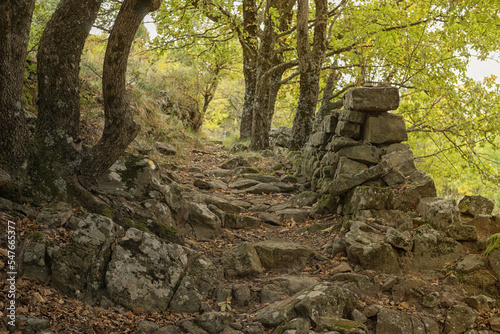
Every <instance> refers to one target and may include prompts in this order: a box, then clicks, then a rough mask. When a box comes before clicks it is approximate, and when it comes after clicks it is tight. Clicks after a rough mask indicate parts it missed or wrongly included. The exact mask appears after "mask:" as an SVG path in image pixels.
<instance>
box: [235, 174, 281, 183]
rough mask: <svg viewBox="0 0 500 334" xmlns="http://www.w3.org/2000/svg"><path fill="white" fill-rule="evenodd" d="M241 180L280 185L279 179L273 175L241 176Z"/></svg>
mask: <svg viewBox="0 0 500 334" xmlns="http://www.w3.org/2000/svg"><path fill="white" fill-rule="evenodd" d="M240 177H241V178H243V179H248V180H254V181H258V182H260V183H278V182H279V179H278V178H277V177H275V176H272V175H264V174H241V175H240Z"/></svg>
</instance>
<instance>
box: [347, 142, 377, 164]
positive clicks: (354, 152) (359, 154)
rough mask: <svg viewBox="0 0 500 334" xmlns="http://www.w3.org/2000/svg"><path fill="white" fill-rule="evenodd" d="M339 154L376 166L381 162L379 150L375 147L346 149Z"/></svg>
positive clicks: (365, 146)
mask: <svg viewBox="0 0 500 334" xmlns="http://www.w3.org/2000/svg"><path fill="white" fill-rule="evenodd" d="M337 154H338V155H339V156H341V157H346V158H349V159H351V160H354V161H357V162H361V163H364V164H376V163H378V161H379V160H380V154H379V152H378V149H377V148H376V147H375V146H373V145H359V146H351V147H344V148H342V149H340V150H339V151H338V152H337Z"/></svg>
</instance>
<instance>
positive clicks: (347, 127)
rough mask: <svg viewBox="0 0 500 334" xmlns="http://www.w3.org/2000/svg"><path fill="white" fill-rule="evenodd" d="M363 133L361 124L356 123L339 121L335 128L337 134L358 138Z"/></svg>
mask: <svg viewBox="0 0 500 334" xmlns="http://www.w3.org/2000/svg"><path fill="white" fill-rule="evenodd" d="M360 133H361V126H360V125H359V124H356V123H351V122H346V121H339V122H338V123H337V128H336V129H335V134H337V135H339V136H341V137H347V138H353V139H358V138H359V135H360Z"/></svg>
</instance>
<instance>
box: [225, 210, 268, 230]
mask: <svg viewBox="0 0 500 334" xmlns="http://www.w3.org/2000/svg"><path fill="white" fill-rule="evenodd" d="M222 217H223V218H222V222H223V225H224V227H225V228H232V229H246V230H250V229H254V228H258V227H259V226H260V224H261V223H262V220H261V219H259V218H257V217H253V216H248V215H245V214H240V215H238V214H233V213H223V214H222Z"/></svg>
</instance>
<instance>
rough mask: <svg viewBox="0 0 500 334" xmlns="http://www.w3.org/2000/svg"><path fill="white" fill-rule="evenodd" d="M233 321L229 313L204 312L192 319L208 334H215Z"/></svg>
mask: <svg viewBox="0 0 500 334" xmlns="http://www.w3.org/2000/svg"><path fill="white" fill-rule="evenodd" d="M233 321H234V318H233V316H232V315H231V314H230V313H225V312H205V313H203V314H201V315H199V316H197V317H196V318H195V319H194V323H195V324H196V325H198V326H199V327H201V328H203V329H204V330H205V331H207V332H208V333H210V334H217V333H220V332H222V331H223V330H224V328H226V327H228V326H229V324H230V323H231V322H233Z"/></svg>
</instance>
